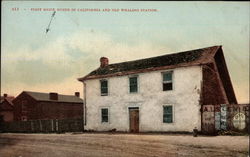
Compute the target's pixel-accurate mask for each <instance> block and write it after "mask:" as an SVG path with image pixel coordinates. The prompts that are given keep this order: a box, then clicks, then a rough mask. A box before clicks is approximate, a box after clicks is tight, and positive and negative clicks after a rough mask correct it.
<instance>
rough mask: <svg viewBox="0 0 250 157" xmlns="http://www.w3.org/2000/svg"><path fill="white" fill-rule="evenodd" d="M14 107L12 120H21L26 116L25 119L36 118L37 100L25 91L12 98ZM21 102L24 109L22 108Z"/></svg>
mask: <svg viewBox="0 0 250 157" xmlns="http://www.w3.org/2000/svg"><path fill="white" fill-rule="evenodd" d="M13 104H14V108H13V111H14V112H13V113H14V121H21V120H22V118H24V117H26V119H27V120H30V119H37V116H38V114H37V113H38V111H37V102H36V101H35V100H34V99H33V98H31V97H30V96H29V95H27V94H25V93H21V94H20V95H19V96H18V97H17V98H16V99H14V100H13ZM23 104H24V105H25V109H23V107H22V106H23Z"/></svg>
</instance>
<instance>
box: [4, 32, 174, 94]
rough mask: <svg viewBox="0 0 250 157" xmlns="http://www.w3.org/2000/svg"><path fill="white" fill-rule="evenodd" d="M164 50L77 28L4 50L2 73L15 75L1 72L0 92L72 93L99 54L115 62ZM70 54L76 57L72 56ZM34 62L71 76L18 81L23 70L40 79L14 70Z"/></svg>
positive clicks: (95, 62) (145, 42)
mask: <svg viewBox="0 0 250 157" xmlns="http://www.w3.org/2000/svg"><path fill="white" fill-rule="evenodd" d="M76 50H77V51H76ZM69 51H70V52H69ZM167 51H169V49H168V48H167V47H164V46H161V47H160V46H159V47H156V46H155V45H152V44H151V43H149V42H147V41H141V42H140V43H139V42H138V43H136V44H133V45H130V44H128V43H124V42H116V41H115V40H114V39H113V38H112V36H110V35H109V34H107V33H103V32H89V31H78V32H75V33H74V34H72V35H70V36H62V37H59V38H58V39H57V40H55V42H53V43H47V44H46V45H44V46H42V47H40V48H39V49H37V50H34V51H32V49H31V48H29V47H28V46H26V47H22V48H19V49H17V50H16V51H15V52H8V51H6V50H4V51H3V56H2V57H3V60H4V61H3V67H2V68H4V71H5V72H6V73H5V74H6V75H9V76H10V77H15V79H13V80H12V79H11V80H12V81H10V80H7V79H6V78H8V77H6V76H4V75H3V76H2V77H3V79H2V82H3V86H2V89H3V91H6V92H9V93H15V94H17V93H16V91H18V93H20V92H21V91H23V90H32V91H45V92H49V91H52V90H56V91H57V92H59V93H66V94H67V93H72V92H74V91H76V89H77V91H79V89H82V85H81V83H80V82H78V81H77V80H76V78H78V77H82V76H83V75H86V74H87V73H89V72H91V71H92V70H94V69H95V68H97V66H99V58H100V57H101V56H106V57H108V58H109V59H110V63H115V62H122V61H127V60H133V59H140V58H146V57H151V56H156V55H160V54H163V53H164V52H167ZM74 53H77V54H74ZM79 53H80V54H79ZM72 55H76V56H78V57H77V58H75V57H74V56H72ZM34 61H35V63H36V61H37V62H39V61H40V62H42V63H44V64H45V65H46V66H47V67H48V69H52V70H53V71H49V70H48V71H47V72H48V73H49V74H50V75H55V74H54V73H55V71H57V70H58V71H59V70H61V71H64V72H65V75H67V73H68V74H69V75H71V76H69V77H67V78H65V79H61V80H60V81H56V82H55V81H51V82H53V83H50V81H48V82H47V83H45V82H46V81H45V82H43V83H40V82H37V83H36V84H34V85H32V86H31V85H30V84H29V82H28V81H27V82H20V80H24V79H19V78H20V77H23V76H24V74H23V73H25V74H26V73H27V75H26V76H28V75H29V76H30V75H34V76H32V77H31V79H37V81H39V79H41V78H38V77H39V75H38V74H37V73H36V74H35V73H34V74H32V73H30V72H29V69H23V71H20V70H19V71H17V70H16V69H17V66H22V63H20V62H28V63H29V62H32V64H34ZM30 66H34V65H30ZM38 66H39V65H38ZM38 73H39V71H38ZM37 75H38V76H37ZM67 76H68V75H67ZM55 77H57V76H55ZM58 77H60V76H58ZM52 78H53V77H52ZM34 81H36V80H34ZM60 91H61V92H60Z"/></svg>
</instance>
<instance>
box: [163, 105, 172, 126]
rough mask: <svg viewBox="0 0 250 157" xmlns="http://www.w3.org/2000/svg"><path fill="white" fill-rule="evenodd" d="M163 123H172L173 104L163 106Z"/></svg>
mask: <svg viewBox="0 0 250 157" xmlns="http://www.w3.org/2000/svg"><path fill="white" fill-rule="evenodd" d="M163 123H173V106H171V105H169V106H163Z"/></svg>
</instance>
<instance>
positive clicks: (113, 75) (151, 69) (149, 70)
mask: <svg viewBox="0 0 250 157" xmlns="http://www.w3.org/2000/svg"><path fill="white" fill-rule="evenodd" d="M208 63H210V62H207V63H197V64H192V65H174V66H167V67H158V68H150V69H142V70H136V71H128V72H123V73H114V74H107V75H98V76H95V77H92V78H88V75H87V76H85V77H83V78H78V79H77V80H78V81H80V82H84V81H86V80H93V79H101V78H110V77H116V76H126V75H133V74H140V73H146V72H153V71H161V70H169V69H176V68H182V67H191V66H200V65H205V64H208Z"/></svg>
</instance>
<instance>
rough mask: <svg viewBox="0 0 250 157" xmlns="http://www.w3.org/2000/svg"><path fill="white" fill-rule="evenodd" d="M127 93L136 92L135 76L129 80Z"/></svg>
mask: <svg viewBox="0 0 250 157" xmlns="http://www.w3.org/2000/svg"><path fill="white" fill-rule="evenodd" d="M129 92H130V93H137V92H138V85H137V76H133V77H130V78H129Z"/></svg>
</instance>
